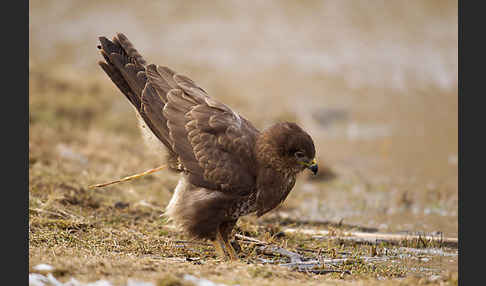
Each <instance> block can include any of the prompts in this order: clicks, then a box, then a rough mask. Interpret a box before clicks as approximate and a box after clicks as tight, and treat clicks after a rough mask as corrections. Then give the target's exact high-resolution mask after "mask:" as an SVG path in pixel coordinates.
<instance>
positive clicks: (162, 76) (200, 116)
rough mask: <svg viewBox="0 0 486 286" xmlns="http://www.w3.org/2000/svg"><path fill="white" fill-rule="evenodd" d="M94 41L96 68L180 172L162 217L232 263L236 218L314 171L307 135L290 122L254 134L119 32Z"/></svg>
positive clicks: (259, 209)
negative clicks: (99, 56) (149, 60)
mask: <svg viewBox="0 0 486 286" xmlns="http://www.w3.org/2000/svg"><path fill="white" fill-rule="evenodd" d="M99 40H100V43H101V45H100V46H98V48H99V49H100V51H101V54H102V55H103V57H104V59H105V61H104V62H103V61H100V62H99V64H100V66H101V67H102V68H103V70H104V71H105V72H106V74H107V75H108V76H109V77H110V78H111V80H112V81H113V82H114V83H115V85H116V86H117V87H118V88H119V89H120V91H121V92H122V93H123V94H124V95H125V96H126V97H127V98H128V100H129V101H130V102H131V104H132V105H133V106H134V107H135V109H136V110H137V111H138V113H139V115H140V117H141V118H142V120H143V122H144V123H145V124H146V126H147V127H148V128H149V129H150V130H151V131H152V133H153V134H154V135H155V136H156V137H157V138H158V139H159V140H160V141H161V142H162V143H163V144H164V145H165V147H167V150H168V158H167V160H168V162H169V166H170V168H171V169H172V170H173V171H176V172H180V173H181V179H180V181H179V183H178V185H177V187H176V189H175V192H174V194H173V196H172V199H171V201H170V202H169V204H168V206H167V209H166V214H167V215H168V216H169V218H170V219H172V220H173V221H174V222H175V223H177V224H178V225H179V226H180V227H181V228H182V229H183V230H184V231H185V232H186V233H188V234H189V235H191V236H193V237H195V238H200V239H210V240H212V241H215V246H216V247H218V248H221V249H219V251H220V252H221V253H222V254H223V255H225V256H226V255H227V253H226V252H225V251H224V249H227V251H228V252H229V253H228V254H229V256H230V257H231V258H236V254H235V253H234V250H233V249H232V247H231V245H230V244H229V243H228V239H229V236H230V234H231V231H232V229H233V227H234V226H235V224H236V222H237V220H238V218H239V217H240V216H243V215H247V214H250V213H256V215H257V216H261V215H263V214H265V213H267V212H268V211H270V210H272V209H274V208H275V207H277V206H278V205H279V204H280V203H282V202H283V201H284V200H285V198H286V197H287V195H288V194H289V192H290V190H291V189H292V188H293V186H294V184H295V179H296V175H297V174H298V173H299V172H301V171H303V170H304V169H306V168H309V169H311V170H312V171H313V172H314V173H316V172H317V164H316V162H315V159H314V157H315V148H314V143H313V141H312V139H311V137H310V136H309V134H307V133H306V132H305V131H304V130H302V129H301V128H300V127H299V126H298V125H297V124H295V123H290V122H283V123H277V124H275V125H273V126H271V127H269V128H267V129H265V130H263V131H262V132H260V131H259V130H257V129H256V128H255V127H254V126H253V125H252V124H251V123H250V122H249V121H248V120H246V119H245V118H244V117H243V116H241V115H239V114H238V113H236V112H234V111H233V110H232V109H230V108H229V107H228V106H226V105H225V104H222V103H220V102H218V101H216V100H214V99H212V98H210V97H209V96H208V95H207V93H206V92H205V91H204V90H203V89H202V88H200V87H199V86H197V85H196V83H195V82H193V81H192V80H191V79H189V78H188V77H186V76H183V75H181V74H177V73H176V72H174V71H172V70H171V69H169V68H168V67H163V66H156V65H154V64H149V65H147V63H146V62H145V60H144V59H143V57H142V56H141V55H140V54H139V53H138V51H137V50H136V49H135V48H134V47H133V45H132V44H131V43H130V42H129V41H128V39H127V38H126V37H125V36H124V35H123V34H117V36H115V37H114V38H113V40H112V41H110V40H108V39H107V38H105V37H100V38H99Z"/></svg>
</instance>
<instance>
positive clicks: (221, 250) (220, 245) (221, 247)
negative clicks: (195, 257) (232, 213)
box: [213, 230, 228, 260]
mask: <svg viewBox="0 0 486 286" xmlns="http://www.w3.org/2000/svg"><path fill="white" fill-rule="evenodd" d="M213 244H214V248H215V249H216V253H217V254H218V255H219V256H221V257H223V258H224V259H225V260H228V254H227V253H226V251H225V248H226V244H225V242H224V240H223V237H222V236H221V233H220V232H219V230H218V231H217V232H216V239H215V240H214V241H213Z"/></svg>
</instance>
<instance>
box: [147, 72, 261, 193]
mask: <svg viewBox="0 0 486 286" xmlns="http://www.w3.org/2000/svg"><path fill="white" fill-rule="evenodd" d="M148 69H149V70H151V71H152V72H149V73H148V78H149V82H150V83H151V84H152V85H153V86H154V87H155V88H154V89H155V91H158V90H159V89H157V87H156V86H157V81H158V79H160V78H161V76H162V75H161V73H158V74H159V75H160V76H158V75H157V74H156V73H155V71H159V70H162V71H163V70H164V68H160V67H154V66H152V67H148ZM172 79H173V80H174V82H175V83H176V84H177V86H178V88H174V89H172V90H170V91H169V92H168V93H167V95H166V98H167V103H166V105H165V106H164V108H163V116H164V117H165V118H167V126H168V129H169V135H170V138H171V142H172V148H173V150H174V151H175V152H176V153H177V154H178V155H179V158H180V160H181V161H182V164H183V165H184V167H185V169H186V170H187V171H188V172H189V180H190V181H191V183H192V184H194V185H197V186H203V187H206V188H210V189H218V190H231V191H232V192H234V193H239V194H244V193H245V192H248V191H249V190H251V189H254V187H255V183H256V182H255V178H256V173H255V171H254V170H255V168H254V166H255V158H254V153H253V149H254V145H255V141H256V136H257V135H258V130H257V129H256V128H254V127H253V125H252V124H251V123H250V122H248V121H247V120H246V119H245V118H243V117H242V116H240V115H239V114H238V113H236V112H234V111H233V110H231V108H229V107H228V106H226V105H224V104H222V103H220V102H218V101H216V100H214V99H212V98H210V97H209V96H208V95H207V94H206V92H205V91H204V90H203V89H201V88H200V87H198V86H197V85H196V84H195V83H194V82H193V81H192V80H191V79H189V78H188V77H186V76H183V75H179V74H175V75H174V76H173V77H172ZM153 99H154V100H156V99H155V97H154V98H153ZM147 103H148V102H147Z"/></svg>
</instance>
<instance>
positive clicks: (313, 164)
mask: <svg viewBox="0 0 486 286" xmlns="http://www.w3.org/2000/svg"><path fill="white" fill-rule="evenodd" d="M302 164H303V165H304V166H305V167H306V168H307V169H309V170H311V171H312V173H314V175H316V174H317V170H318V169H319V168H318V166H317V161H316V158H314V159H312V161H310V162H306V163H302Z"/></svg>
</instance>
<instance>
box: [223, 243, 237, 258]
mask: <svg viewBox="0 0 486 286" xmlns="http://www.w3.org/2000/svg"><path fill="white" fill-rule="evenodd" d="M224 245H225V246H226V249H227V250H228V253H229V256H230V259H231V260H232V261H238V260H239V259H240V258H239V257H238V254H236V251H235V249H234V248H233V246H232V245H231V243H230V242H229V241H225V242H224Z"/></svg>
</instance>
